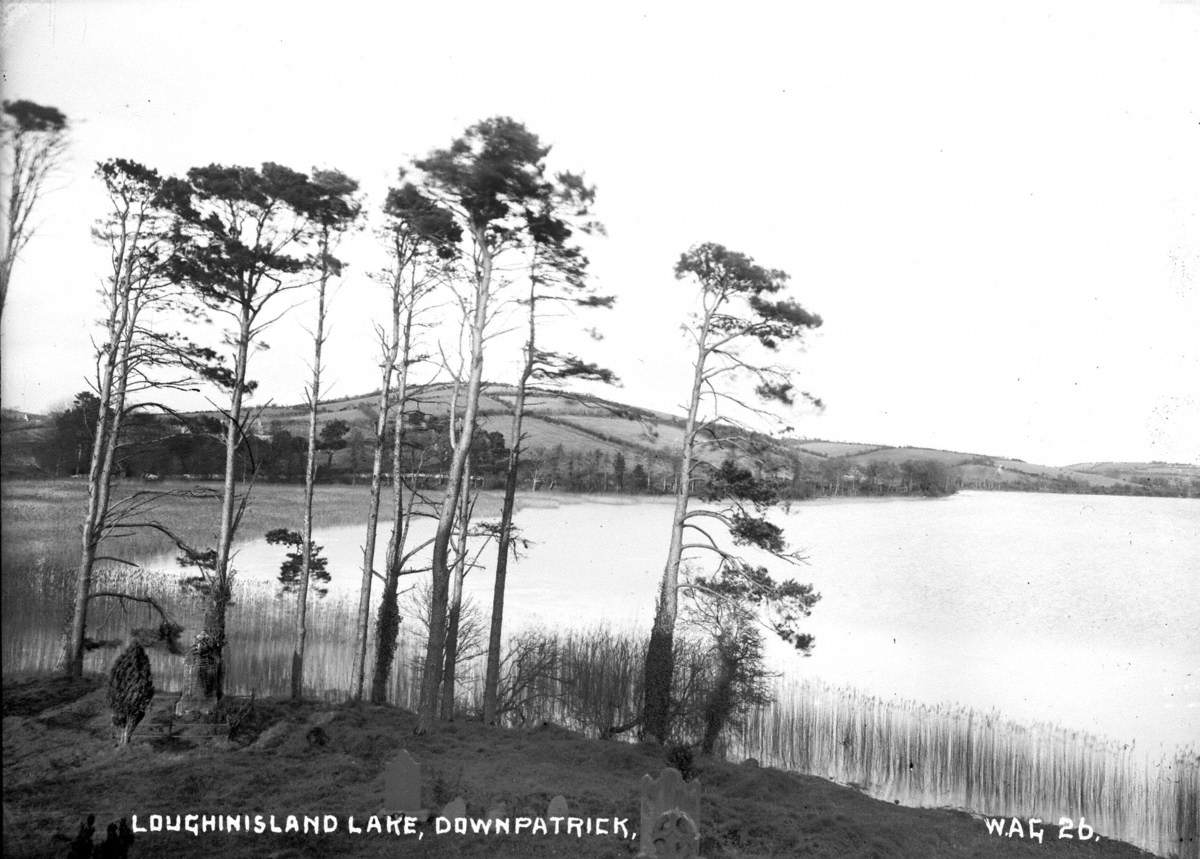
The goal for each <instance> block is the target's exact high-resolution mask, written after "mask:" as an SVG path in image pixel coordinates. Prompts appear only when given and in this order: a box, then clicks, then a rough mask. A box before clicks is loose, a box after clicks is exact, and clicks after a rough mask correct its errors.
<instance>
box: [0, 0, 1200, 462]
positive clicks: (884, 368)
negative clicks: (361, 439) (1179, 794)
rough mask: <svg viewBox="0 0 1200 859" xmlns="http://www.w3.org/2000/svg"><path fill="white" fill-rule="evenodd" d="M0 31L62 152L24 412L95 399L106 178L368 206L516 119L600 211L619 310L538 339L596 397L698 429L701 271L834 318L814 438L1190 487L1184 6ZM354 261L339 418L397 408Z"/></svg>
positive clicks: (7, 352) (907, 7) (598, 272)
mask: <svg viewBox="0 0 1200 859" xmlns="http://www.w3.org/2000/svg"><path fill="white" fill-rule="evenodd" d="M3 15H4V17H3V22H4V31H3V37H2V38H3V92H4V97H5V98H8V99H14V98H27V99H31V100H34V101H37V102H40V103H44V104H51V105H54V106H56V107H58V108H60V109H61V110H63V111H64V112H65V113H66V114H67V115H68V117H69V119H70V122H71V138H70V139H71V147H70V159H69V162H68V163H67V164H66V165H65V166H64V169H63V170H62V171H61V173H60V174H59V176H58V177H57V178H56V183H55V189H54V191H53V193H51V194H49V195H47V196H46V197H45V199H44V200H43V203H42V207H41V209H40V210H39V214H38V218H39V221H40V227H39V230H38V233H37V235H36V236H35V237H34V239H33V240H32V241H31V242H30V244H29V246H28V248H27V249H26V252H25V253H24V255H23V256H22V257H21V258H20V260H19V262H18V264H17V268H16V270H15V272H14V275H13V281H12V285H11V287H10V293H9V298H8V304H7V306H6V308H5V314H4V320H3V327H2V329H0V348H2V351H3V363H2V372H0V386H2V390H0V396H2V399H3V402H4V405H5V406H7V407H12V408H20V409H25V410H31V411H44V410H47V409H50V408H53V407H56V406H61V405H63V404H65V403H66V402H68V401H69V400H70V398H71V397H72V396H73V394H74V393H75V392H76V391H79V390H81V389H82V388H83V387H84V386H85V377H86V376H87V371H88V367H89V364H90V360H91V358H90V355H91V352H92V348H93V346H92V341H91V336H92V332H94V331H95V330H96V329H95V323H96V321H97V319H98V317H99V315H100V307H99V302H98V298H97V296H96V288H97V286H98V285H99V283H100V278H101V277H102V276H103V270H104V265H105V257H104V252H103V250H102V249H101V248H99V247H98V246H96V245H95V244H94V243H93V242H92V240H91V238H90V235H89V229H90V226H91V224H92V222H93V221H94V220H95V219H96V218H97V217H98V216H100V215H101V214H102V213H103V208H104V200H103V197H102V195H101V194H100V190H99V185H98V183H97V181H96V180H95V179H94V178H93V177H92V170H93V168H94V165H95V163H96V162H97V161H99V160H102V159H104V158H109V157H115V156H121V157H127V158H133V159H136V160H140V161H142V162H144V163H146V164H147V165H149V166H153V167H155V168H157V169H159V170H160V171H163V172H165V173H182V172H184V171H186V169H187V168H188V167H191V166H194V165H202V164H208V163H213V162H218V163H236V164H248V165H257V164H260V163H261V162H263V161H275V162H279V163H282V164H286V165H289V166H292V167H295V168H297V169H301V170H309V169H311V168H313V167H337V168H340V169H342V170H344V171H345V172H347V173H348V174H350V175H352V176H354V177H356V178H357V179H358V180H359V181H360V182H361V184H362V188H363V193H364V195H365V203H366V206H367V208H368V209H370V208H378V205H379V203H380V202H381V201H382V198H383V195H384V193H385V190H386V188H387V186H388V184H389V183H393V182H395V177H396V171H397V168H399V167H400V166H401V165H402V164H404V163H405V162H406V161H407V160H409V159H411V158H413V157H419V156H421V155H424V154H426V153H427V152H429V151H430V150H431V149H434V148H436V147H442V146H445V145H447V144H448V143H449V142H450V140H451V139H452V138H453V137H454V136H456V135H457V134H459V133H461V132H462V131H463V129H465V128H466V127H467V126H468V125H470V124H472V123H474V122H476V121H478V120H480V119H482V118H485V117H489V116H496V115H509V116H512V117H513V118H515V119H518V120H520V121H522V122H524V123H525V124H526V125H527V126H528V127H529V128H530V129H531V130H532V131H534V132H536V133H537V134H538V135H539V136H540V137H541V138H542V140H543V141H545V142H547V143H549V144H552V146H553V149H552V152H551V156H550V160H551V164H552V165H553V166H555V167H557V168H566V169H573V170H577V171H582V172H584V173H585V174H586V176H587V178H588V179H589V181H591V182H593V183H594V184H595V185H596V187H597V192H598V197H597V206H596V214H597V215H598V216H599V217H600V218H601V219H602V220H603V221H604V223H605V225H606V227H607V233H608V235H607V237H606V238H605V239H603V240H601V241H597V242H594V243H592V244H590V245H589V248H588V251H589V255H590V257H591V259H592V274H593V278H594V282H595V284H596V286H597V288H598V289H599V290H600V291H601V292H604V293H608V294H612V295H614V296H616V298H617V303H616V306H615V308H614V309H613V310H611V311H607V312H596V313H595V314H594V315H590V316H585V315H581V316H579V317H578V318H571V319H563V320H559V321H558V322H556V323H555V325H554V326H553V327H552V328H551V330H549V331H548V332H547V339H548V340H549V341H550V342H549V343H548V345H552V346H559V347H561V348H567V349H572V350H574V351H578V352H580V353H581V354H585V355H586V356H587V357H589V358H592V359H594V360H597V361H599V362H600V363H603V364H606V365H607V366H610V367H611V368H612V369H613V370H615V371H616V372H617V374H618V375H619V376H620V377H621V379H622V384H621V387H619V388H616V389H611V390H597V392H599V393H602V394H603V395H605V396H609V397H611V398H612V399H616V400H620V401H624V402H629V403H633V404H636V405H642V406H647V407H652V408H659V409H664V410H668V411H671V410H678V409H679V408H680V407H681V403H682V400H683V399H684V397H685V396H686V393H687V390H688V385H689V381H690V378H689V372H690V356H689V354H688V350H687V342H686V341H685V340H684V339H683V338H682V336H681V333H680V331H679V326H680V323H682V322H683V321H684V319H685V316H686V314H687V313H688V311H689V310H690V309H691V308H692V307H693V306H694V298H695V290H694V289H693V288H691V287H689V286H688V285H687V284H685V283H682V282H678V281H676V280H675V278H674V276H673V267H674V264H675V261H676V260H677V259H678V257H679V255H680V254H681V253H682V252H683V251H684V250H686V249H687V248H688V247H689V246H691V245H694V244H696V243H698V242H703V241H715V242H720V243H722V244H725V245H726V246H728V247H730V248H734V249H737V250H740V251H743V252H745V253H747V254H749V255H751V256H753V257H754V258H755V259H756V260H757V261H759V262H761V263H762V264H764V265H767V266H769V267H771V268H778V269H783V270H785V271H787V272H788V273H789V274H790V276H791V291H792V294H793V295H794V296H795V297H796V298H797V299H798V300H799V301H800V302H801V303H802V304H804V305H805V306H806V307H807V308H808V309H810V310H813V311H815V312H817V313H819V314H820V315H821V316H822V317H823V319H824V320H825V324H824V325H823V327H822V328H821V329H820V330H819V331H817V332H815V333H814V334H813V335H812V336H810V337H808V338H807V340H806V343H805V345H804V347H803V349H802V350H800V351H796V352H792V353H789V355H788V362H789V364H790V365H792V366H794V368H795V370H796V378H797V381H798V387H800V388H802V389H804V390H808V391H811V392H812V393H814V394H816V395H817V396H819V397H820V398H821V399H822V400H823V401H824V402H825V404H826V406H825V408H824V410H823V411H821V412H816V411H813V410H811V409H809V410H804V409H800V410H798V411H797V412H796V413H795V414H793V415H788V416H787V423H789V424H791V425H793V426H794V427H795V428H796V432H797V433H798V434H800V435H802V436H806V437H813V438H825V439H834V440H847V441H865V442H873V443H879V444H896V445H902V444H911V445H920V446H928V447H937V448H947V449H952V450H962V451H970V452H978V453H987V454H994V455H1011V456H1015V457H1019V458H1022V459H1025V460H1028V461H1031V462H1040V463H1045V464H1056V465H1061V464H1067V463H1072V462H1080V461H1092V460H1165V461H1173V462H1190V463H1197V462H1200V294H1198V287H1200V282H1198V278H1200V100H1198V99H1197V98H1196V83H1195V82H1196V81H1198V80H1200V4H1197V3H1194V2H1144V0H1137V2H1078V3H1076V2H1038V3H1023V2H1007V3H989V4H966V3H958V2H947V3H933V2H924V0H915V2H907V3H890V2H879V3H874V2H861V3H852V4H850V3H792V4H768V3H753V2H752V3H740V4H736V5H734V4H727V3H726V4H705V3H646V4H633V3H605V4H586V5H585V4H564V3H544V4H538V3H528V2H513V3H482V2H480V3H475V2H466V3H456V4H453V5H450V4H439V3H421V4H414V3H395V4H378V6H376V5H375V4H367V3H354V2H349V3H340V4H311V3H303V2H299V3H297V2H291V3H275V2H265V0H264V2H244V3H237V4H232V3H228V4H227V3H220V2H212V0H209V1H208V2H203V3H193V2H179V0H175V2H171V3H161V2H148V1H147V2H142V0H114V2H104V0H86V2H84V0H74V1H73V2H68V1H67V0H49V2H18V3H11V2H10V3H8V4H7V6H6V7H5V8H4V13H3ZM346 258H347V259H348V261H349V263H350V268H349V269H348V272H347V275H346V277H345V279H344V282H343V284H342V285H341V286H340V287H339V293H338V296H337V298H336V300H335V302H334V305H333V310H332V314H331V324H332V333H331V337H330V341H329V346H328V349H327V359H328V367H329V376H328V381H327V384H328V389H329V392H330V395H331V396H348V395H351V394H357V393H365V392H367V391H370V390H373V389H375V388H376V387H377V384H378V382H377V378H376V377H377V363H378V362H377V359H376V357H375V346H374V340H373V335H372V333H371V331H372V329H371V325H372V322H373V321H376V320H379V319H381V318H382V317H383V314H384V312H385V304H384V301H383V294H382V292H381V288H380V287H379V286H378V285H377V284H376V283H375V282H374V281H373V280H372V279H371V277H370V275H371V273H372V271H373V270H375V269H376V268H377V267H378V265H379V263H380V259H379V255H378V248H377V247H376V246H375V243H374V241H373V239H372V236H371V233H370V231H369V230H367V231H364V232H363V233H361V234H360V235H358V236H356V237H355V238H353V239H352V240H351V241H350V242H349V243H348V244H347V247H346ZM310 316H311V307H309V306H308V305H300V306H298V307H297V308H296V309H295V310H294V311H293V312H292V313H290V314H289V315H288V316H287V317H285V319H284V320H283V321H281V322H280V323H279V324H278V326H277V327H276V328H275V329H274V330H272V331H271V332H269V334H268V336H267V337H266V339H267V341H268V343H269V344H270V345H271V347H272V348H271V349H269V350H266V351H261V352H259V353H256V354H255V355H254V357H253V359H252V363H251V376H252V377H254V378H256V379H258V380H259V382H260V388H259V401H262V400H266V399H269V400H272V401H274V402H276V403H296V402H299V401H300V400H301V399H302V397H303V390H304V380H305V379H306V377H307V373H308V371H307V366H306V361H305V357H306V354H307V351H306V350H305V349H304V348H303V343H304V337H305V336H306V335H305V334H304V331H303V326H305V325H308V324H310V319H309V317H310ZM593 327H594V328H596V329H598V330H600V331H602V332H603V333H604V335H605V336H604V339H603V340H600V341H596V340H593V339H592V338H591V337H589V336H588V335H587V334H586V333H585V331H586V329H588V328H593ZM509 339H510V340H511V338H509ZM506 344H507V345H506ZM518 350H519V343H518V342H517V341H516V340H511V343H508V341H507V340H506V339H505V338H500V339H499V340H497V341H496V348H495V349H494V350H493V352H492V353H491V354H490V355H489V357H488V359H487V363H486V365H485V376H486V377H487V378H488V379H490V380H494V381H498V382H508V381H513V380H515V376H516V361H517V359H518V357H519V356H518ZM593 390H596V389H593ZM203 405H204V404H203V403H202V402H201V403H197V407H200V406H203Z"/></svg>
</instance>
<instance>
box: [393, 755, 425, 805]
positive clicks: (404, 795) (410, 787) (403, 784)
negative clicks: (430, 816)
mask: <svg viewBox="0 0 1200 859" xmlns="http://www.w3.org/2000/svg"><path fill="white" fill-rule="evenodd" d="M383 795H384V802H385V803H386V805H387V808H386V811H388V812H389V813H392V814H406V815H409V816H411V817H424V816H425V814H424V810H423V809H422V808H421V765H420V764H419V763H417V762H416V761H415V760H413V756H412V755H410V754H409V753H408V751H407V750H405V749H401V750H400V754H398V755H396V756H395V757H394V758H392V759H391V760H390V761H388V763H387V765H386V766H385V767H384V768H383Z"/></svg>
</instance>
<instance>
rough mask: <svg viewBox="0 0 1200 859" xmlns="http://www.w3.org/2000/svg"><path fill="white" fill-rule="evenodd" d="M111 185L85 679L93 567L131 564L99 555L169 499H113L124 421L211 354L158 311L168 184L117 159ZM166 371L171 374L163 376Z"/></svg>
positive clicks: (79, 580)
mask: <svg viewBox="0 0 1200 859" xmlns="http://www.w3.org/2000/svg"><path fill="white" fill-rule="evenodd" d="M96 175H97V177H98V178H99V179H100V180H101V181H102V182H103V183H104V187H105V190H106V192H107V195H108V201H109V212H108V214H107V215H106V216H105V217H104V218H103V219H101V220H100V221H99V222H98V223H97V226H96V228H95V229H94V231H93V232H94V235H95V237H96V238H97V240H99V241H101V242H103V243H104V244H105V245H107V247H108V249H109V259H110V265H111V268H110V271H109V273H108V275H107V277H106V278H105V280H104V282H103V286H102V288H101V290H100V295H101V298H102V300H103V303H104V307H105V311H106V315H105V319H104V322H103V328H104V333H103V336H102V339H101V342H100V343H99V344H98V345H97V346H96V378H95V380H94V382H93V388H94V390H95V392H96V403H97V414H96V418H95V423H94V426H93V427H92V428H91V442H92V450H91V462H90V467H89V469H88V501H87V508H86V511H85V513H84V518H83V526H82V528H81V531H80V534H81V553H80V561H79V568H78V571H77V573H76V578H75V599H74V606H73V612H72V620H71V624H70V629H69V632H68V635H67V639H66V642H65V646H64V652H63V666H64V668H65V669H66V671H67V672H68V673H69V674H71V675H73V676H76V677H78V676H79V675H80V674H81V673H82V671H83V656H84V644H85V636H86V630H87V616H88V604H89V602H90V601H91V600H92V599H94V598H95V597H96V596H97V595H96V594H95V593H93V591H92V586H93V577H94V571H95V567H96V564H97V563H98V562H102V561H108V562H111V563H121V564H127V565H129V566H133V564H132V563H131V562H129V561H125V560H123V559H121V558H117V557H112V556H102V555H100V554H99V552H100V545H101V541H102V540H105V539H106V538H107V539H114V538H117V537H120V536H124V535H126V534H129V533H131V531H132V530H133V529H136V528H138V527H141V524H140V523H139V522H138V521H137V520H138V519H140V518H142V517H144V516H145V515H146V514H147V513H148V512H149V509H150V507H151V503H152V501H153V500H154V498H155V497H157V496H161V495H163V494H167V493H161V492H160V493H151V492H139V493H134V494H133V495H132V496H129V497H126V498H123V499H120V500H118V501H115V502H114V501H113V499H112V486H113V475H114V469H115V467H116V465H117V463H118V460H119V458H120V456H121V453H122V450H123V447H124V445H123V443H122V436H123V430H124V429H125V425H126V420H127V418H129V416H130V415H131V413H133V412H134V411H135V410H138V409H148V408H154V407H155V406H157V405H158V404H157V403H154V402H152V401H151V402H132V403H131V402H130V400H131V398H135V399H139V398H140V395H143V394H147V393H153V394H158V393H160V392H162V391H163V390H167V389H178V388H180V387H181V386H188V385H190V384H191V383H192V381H193V374H194V373H195V372H197V371H203V370H208V371H210V372H211V366H210V365H209V364H207V363H206V361H211V360H212V359H214V358H215V354H214V353H212V352H211V350H205V349H201V348H199V347H196V346H195V345H194V344H192V343H191V342H190V341H188V340H187V339H186V338H184V337H181V336H179V335H173V334H171V333H169V332H168V331H167V329H166V328H164V327H163V326H162V324H156V323H155V322H153V321H151V315H152V314H154V313H155V312H157V311H163V310H166V309H168V308H170V307H173V306H175V305H176V303H177V299H178V292H177V290H174V289H172V288H171V287H170V284H169V282H168V281H167V279H166V277H165V276H164V271H163V260H164V253H165V245H166V241H165V238H164V236H165V231H166V229H167V225H166V223H165V221H164V218H163V216H162V214H161V211H160V208H159V207H160V205H161V202H162V195H163V194H164V193H167V191H166V190H165V187H166V186H165V183H164V181H163V179H162V177H160V176H159V174H158V173H157V172H155V171H154V170H151V169H149V168H147V167H144V166H143V165H141V164H138V163H136V162H133V161H128V160H125V159H113V160H110V161H105V162H103V163H102V164H100V165H99V166H98V167H97V170H96ZM165 368H171V369H170V370H166V371H165V372H158V371H164V370H165Z"/></svg>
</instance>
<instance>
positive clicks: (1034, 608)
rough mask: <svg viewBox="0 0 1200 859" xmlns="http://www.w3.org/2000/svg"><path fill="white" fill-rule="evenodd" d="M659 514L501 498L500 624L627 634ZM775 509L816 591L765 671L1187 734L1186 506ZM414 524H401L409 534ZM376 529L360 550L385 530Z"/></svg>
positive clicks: (953, 504) (929, 503) (1171, 736)
mask: <svg viewBox="0 0 1200 859" xmlns="http://www.w3.org/2000/svg"><path fill="white" fill-rule="evenodd" d="M538 500H539V499H538V498H537V497H536V496H534V497H533V498H532V502H533V505H536V504H537V502H538ZM670 517H671V505H670V504H669V503H668V502H666V501H663V500H658V499H640V500H637V501H632V502H631V501H629V500H626V499H602V498H587V499H583V498H581V499H580V500H578V501H574V500H568V501H567V502H565V503H561V504H559V505H557V506H550V507H545V506H526V507H525V508H524V509H521V510H520V511H519V513H518V514H517V516H516V520H515V521H516V524H517V525H518V527H520V528H521V530H522V534H523V535H524V536H525V537H526V538H527V539H528V540H530V541H531V544H530V545H529V546H528V548H527V549H524V550H523V551H522V557H521V558H520V560H519V561H518V562H517V563H516V564H510V573H509V579H508V591H507V593H508V598H507V601H506V608H505V619H506V628H507V630H508V631H515V630H517V629H519V628H521V627H522V626H527V625H531V624H542V625H546V626H550V627H563V626H571V627H580V626H587V625H592V624H599V623H605V624H608V625H610V626H612V627H614V628H616V629H634V630H638V631H642V632H644V631H647V630H648V628H649V624H650V621H651V618H652V616H653V607H654V597H655V593H656V587H657V583H658V579H659V576H660V574H661V569H662V563H663V560H664V558H665V554H666V544H667V537H668V528H669V523H670ZM777 519H778V521H779V522H780V523H781V524H783V525H784V526H785V530H786V533H787V535H788V538H789V540H790V541H791V545H792V546H793V547H798V548H801V549H803V550H804V552H805V554H806V555H807V563H806V564H805V565H804V566H802V567H799V568H795V569H793V570H791V571H790V572H789V571H788V568H787V566H786V565H783V569H782V570H780V569H779V567H778V566H777V567H776V572H777V573H779V574H782V575H792V576H794V577H795V578H797V579H798V580H800V581H808V582H812V583H813V585H814V586H815V587H816V589H817V590H818V591H819V592H820V593H821V594H822V599H821V601H820V602H819V603H818V604H817V605H816V607H815V609H814V611H813V615H812V618H811V619H810V622H809V624H808V627H807V628H808V630H809V631H811V632H812V633H813V634H815V636H816V641H817V643H816V647H815V649H814V651H813V654H812V656H811V657H808V658H799V657H797V656H795V655H794V654H793V653H791V652H790V651H789V650H788V648H787V647H786V646H784V645H782V644H779V646H777V647H772V648H771V649H770V652H769V655H770V658H771V660H772V664H773V666H774V667H776V668H777V669H779V670H782V671H784V672H785V673H787V674H797V675H800V676H806V677H816V678H820V679H822V680H825V681H827V682H829V683H833V684H846V685H851V686H855V687H857V688H859V689H861V690H863V691H865V692H867V693H869V694H872V695H878V696H883V697H885V698H892V697H896V698H905V699H913V700H916V701H921V702H926V703H938V702H957V703H961V704H965V705H968V706H971V707H974V708H978V709H982V710H991V709H996V710H998V711H999V712H1000V713H1001V714H1003V715H1004V716H1005V717H1006V718H1010V719H1015V720H1019V721H1030V722H1033V721H1053V722H1058V723H1060V724H1062V725H1064V726H1066V727H1069V728H1072V729H1078V730H1082V731H1086V732H1089V733H1097V734H1102V735H1106V736H1108V737H1111V738H1114V739H1119V740H1122V741H1130V740H1136V741H1137V742H1138V743H1139V745H1149V746H1150V747H1157V746H1158V745H1159V744H1166V745H1168V746H1174V745H1179V744H1185V743H1191V742H1194V741H1195V740H1197V739H1198V738H1200V677H1198V674H1197V672H1198V668H1200V504H1197V502H1196V501H1194V500H1187V499H1172V498H1121V497H1110V496H1088V495H1051V494H1030V493H1000V492H961V493H958V494H957V495H954V496H950V497H948V498H941V499H931V500H927V499H910V498H901V499H824V500H815V501H807V502H803V503H799V504H794V505H792V507H791V510H790V511H789V512H786V513H780V514H779V515H778V516H777ZM432 529H433V525H432V523H431V522H429V521H424V522H420V523H419V524H418V525H417V526H416V527H415V528H414V531H413V534H412V537H411V539H410V545H415V544H416V543H417V542H419V541H420V540H422V539H424V538H425V537H426V536H429V535H431V534H432ZM380 533H381V536H380V546H379V550H378V553H379V554H378V556H377V558H378V557H381V556H382V553H383V546H384V544H385V543H386V534H387V528H386V526H384V527H381V529H380ZM318 542H319V543H321V544H322V545H324V546H325V550H326V555H327V556H328V557H329V559H330V563H329V568H330V570H331V571H332V573H333V576H334V583H333V586H332V588H331V594H330V597H328V598H327V600H329V601H331V602H333V601H337V600H338V596H339V595H344V596H345V597H346V598H347V599H349V600H350V601H352V600H353V598H354V597H353V595H354V594H356V593H357V589H358V582H359V571H360V570H361V549H360V547H361V545H362V543H363V528H362V527H358V526H354V527H343V528H335V529H330V530H327V531H323V532H320V533H319V534H318ZM281 558H282V553H281V552H280V550H279V548H278V547H274V546H268V545H267V544H266V543H265V542H263V541H259V542H255V543H248V544H246V545H243V546H242V547H241V549H240V551H239V554H238V556H237V558H236V562H235V563H236V566H237V568H238V570H239V577H240V578H241V579H242V580H243V581H249V580H253V579H262V580H268V579H270V578H271V577H272V576H274V575H275V573H276V571H277V569H278V564H279V561H280V560H281ZM494 561H495V558H494V549H489V550H487V551H485V552H484V553H483V555H482V556H481V558H480V564H481V565H482V568H481V569H476V570H475V571H473V572H472V573H471V574H470V575H469V576H468V578H467V581H466V593H467V595H468V597H470V598H473V599H474V600H475V601H476V602H477V603H478V605H479V606H480V607H481V608H483V610H484V612H485V614H486V613H487V611H488V610H489V609H490V606H491V589H492V575H491V568H492V565H493V564H494ZM160 563H161V565H162V566H163V567H164V568H168V569H169V568H170V566H172V565H173V561H172V560H171V559H169V558H168V559H164V560H163V561H161V562H160ZM377 563H378V560H377ZM375 592H376V593H378V587H377V586H376V591H375ZM372 603H373V607H374V603H375V600H374V599H373V601H372ZM233 611H234V613H233V614H231V620H230V623H231V626H232V625H236V623H237V615H236V611H237V610H236V609H235V610H233ZM318 611H320V609H318Z"/></svg>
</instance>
